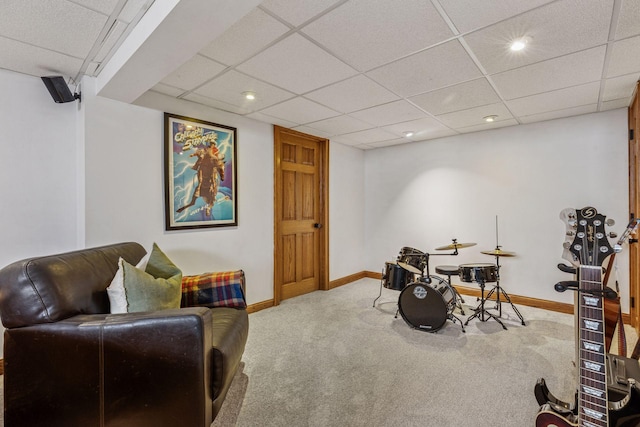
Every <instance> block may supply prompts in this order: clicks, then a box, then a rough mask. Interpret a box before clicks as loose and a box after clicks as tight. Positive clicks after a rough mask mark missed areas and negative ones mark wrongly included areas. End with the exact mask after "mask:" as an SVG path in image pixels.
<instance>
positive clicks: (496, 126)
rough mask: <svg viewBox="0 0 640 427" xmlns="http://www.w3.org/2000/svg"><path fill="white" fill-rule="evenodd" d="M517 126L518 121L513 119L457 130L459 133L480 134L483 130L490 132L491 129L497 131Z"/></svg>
mask: <svg viewBox="0 0 640 427" xmlns="http://www.w3.org/2000/svg"><path fill="white" fill-rule="evenodd" d="M517 124H518V121H517V120H515V119H508V120H502V121H499V122H493V123H483V124H481V125H473V126H468V127H464V128H460V129H458V132H460V133H471V132H480V131H483V130H491V129H499V128H506V127H508V126H515V125H517Z"/></svg>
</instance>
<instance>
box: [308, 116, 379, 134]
mask: <svg viewBox="0 0 640 427" xmlns="http://www.w3.org/2000/svg"><path fill="white" fill-rule="evenodd" d="M308 126H309V127H310V128H313V129H318V130H320V131H322V132H324V133H325V134H327V135H341V134H344V133H351V132H357V131H361V130H365V129H370V128H372V127H373V126H372V125H370V124H369V123H365V122H363V121H362V120H358V119H355V118H353V117H350V116H337V117H332V118H330V119H325V120H320V121H317V122H313V123H309V124H308Z"/></svg>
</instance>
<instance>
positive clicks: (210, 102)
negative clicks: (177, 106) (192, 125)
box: [182, 93, 250, 115]
mask: <svg viewBox="0 0 640 427" xmlns="http://www.w3.org/2000/svg"><path fill="white" fill-rule="evenodd" d="M182 99H186V100H189V101H193V102H197V103H198V104H202V105H207V106H209V107H213V108H217V109H218V110H222V111H228V112H230V113H235V114H241V115H242V114H247V113H249V112H250V110H247V109H244V108H240V107H236V106H235V105H231V104H227V103H226V102H221V101H218V100H216V99H211V98H207V97H206V96H202V95H198V94H197V93H189V94H187V95H185V96H184V97H183V98H182Z"/></svg>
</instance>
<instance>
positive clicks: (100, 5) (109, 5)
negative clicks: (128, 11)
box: [68, 0, 135, 15]
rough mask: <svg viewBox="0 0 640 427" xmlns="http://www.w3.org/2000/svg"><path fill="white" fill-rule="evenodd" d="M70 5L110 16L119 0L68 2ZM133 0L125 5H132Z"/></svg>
mask: <svg viewBox="0 0 640 427" xmlns="http://www.w3.org/2000/svg"><path fill="white" fill-rule="evenodd" d="M68 1H70V2H71V3H76V4H79V5H82V6H84V7H87V8H89V9H93V10H95V11H96V12H100V13H102V14H104V15H110V14H111V12H112V11H113V9H115V7H116V6H117V5H118V1H119V0H68ZM133 2H135V0H128V2H127V3H133Z"/></svg>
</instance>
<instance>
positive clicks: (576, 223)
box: [567, 218, 578, 227]
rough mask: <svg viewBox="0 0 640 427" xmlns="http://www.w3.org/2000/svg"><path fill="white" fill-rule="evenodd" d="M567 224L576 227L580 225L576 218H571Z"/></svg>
mask: <svg viewBox="0 0 640 427" xmlns="http://www.w3.org/2000/svg"><path fill="white" fill-rule="evenodd" d="M567 224H569V225H570V226H572V227H575V226H577V225H578V222H577V221H576V220H575V218H574V219H570V220H569V221H567Z"/></svg>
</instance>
